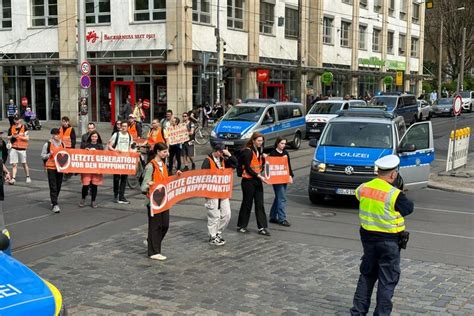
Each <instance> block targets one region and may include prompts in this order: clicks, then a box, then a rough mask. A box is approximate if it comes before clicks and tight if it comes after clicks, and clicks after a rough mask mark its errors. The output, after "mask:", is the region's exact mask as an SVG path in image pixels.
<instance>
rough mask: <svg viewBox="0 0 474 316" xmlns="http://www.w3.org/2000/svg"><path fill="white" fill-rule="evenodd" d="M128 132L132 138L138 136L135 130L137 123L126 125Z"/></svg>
mask: <svg viewBox="0 0 474 316" xmlns="http://www.w3.org/2000/svg"><path fill="white" fill-rule="evenodd" d="M128 132H129V133H130V135H131V136H132V138H133V139H134V140H135V139H137V138H138V131H137V124H136V123H135V124H133V125H130V126H129V127H128Z"/></svg>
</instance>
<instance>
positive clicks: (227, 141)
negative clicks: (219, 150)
mask: <svg viewBox="0 0 474 316" xmlns="http://www.w3.org/2000/svg"><path fill="white" fill-rule="evenodd" d="M222 143H223V144H224V145H231V146H232V145H234V142H233V141H230V140H225V141H223V142H222Z"/></svg>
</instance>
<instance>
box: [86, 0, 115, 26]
mask: <svg viewBox="0 0 474 316" xmlns="http://www.w3.org/2000/svg"><path fill="white" fill-rule="evenodd" d="M86 23H87V24H101V23H110V0H86Z"/></svg>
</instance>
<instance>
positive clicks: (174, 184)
mask: <svg viewBox="0 0 474 316" xmlns="http://www.w3.org/2000/svg"><path fill="white" fill-rule="evenodd" d="M233 175H234V172H233V169H230V168H228V169H222V170H215V171H211V170H210V169H204V170H192V171H187V172H184V173H182V174H181V175H180V176H172V177H168V179H167V180H166V182H160V183H154V185H153V186H152V187H151V188H150V206H151V207H150V209H151V215H152V216H153V215H154V214H159V213H161V212H163V211H166V210H169V209H170V208H171V207H172V206H173V205H175V204H176V203H178V202H179V201H182V200H186V199H190V198H196V197H205V198H211V199H227V198H229V199H230V198H231V197H232V185H233Z"/></svg>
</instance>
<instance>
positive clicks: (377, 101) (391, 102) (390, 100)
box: [369, 97, 398, 111]
mask: <svg viewBox="0 0 474 316" xmlns="http://www.w3.org/2000/svg"><path fill="white" fill-rule="evenodd" d="M397 99H398V98H394V97H374V98H373V99H372V100H371V101H370V103H369V104H370V105H377V106H380V105H385V106H387V110H388V111H391V110H393V108H394V107H395V105H396V104H397Z"/></svg>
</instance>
